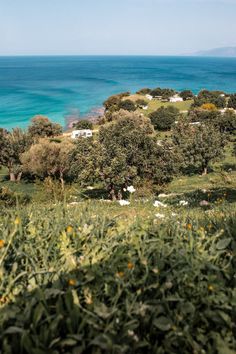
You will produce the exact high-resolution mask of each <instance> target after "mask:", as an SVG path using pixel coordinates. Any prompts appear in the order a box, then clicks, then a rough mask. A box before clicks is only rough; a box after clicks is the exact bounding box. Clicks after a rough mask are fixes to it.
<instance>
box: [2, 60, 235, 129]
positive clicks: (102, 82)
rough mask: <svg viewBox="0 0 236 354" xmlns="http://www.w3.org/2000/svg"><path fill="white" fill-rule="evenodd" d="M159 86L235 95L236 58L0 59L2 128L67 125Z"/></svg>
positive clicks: (195, 91)
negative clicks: (113, 98) (124, 95)
mask: <svg viewBox="0 0 236 354" xmlns="http://www.w3.org/2000/svg"><path fill="white" fill-rule="evenodd" d="M158 86H160V87H170V88H174V89H177V90H184V89H191V90H193V91H194V93H197V92H198V91H199V90H201V89H204V88H205V89H210V90H216V89H220V90H223V91H226V92H236V58H206V57H165V56H159V57H154V56H150V57H148V56H146V57H142V56H55V57H47V56H42V57H0V127H4V128H8V129H10V128H12V127H15V126H19V127H22V128H23V127H26V126H27V125H28V124H29V121H30V119H31V118H32V117H33V116H35V115H37V114H42V115H46V116H48V117H49V118H50V119H52V120H54V121H56V122H59V123H61V124H62V125H63V126H65V125H66V122H67V120H68V117H69V118H71V117H75V118H78V117H83V116H85V115H86V114H89V112H90V111H91V110H93V109H96V108H97V107H101V105H102V103H103V101H104V100H105V99H106V98H107V97H108V96H110V95H112V94H115V93H119V92H122V91H131V92H135V91H137V90H138V89H140V88H143V87H150V88H154V87H158Z"/></svg>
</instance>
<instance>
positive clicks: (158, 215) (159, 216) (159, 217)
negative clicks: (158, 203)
mask: <svg viewBox="0 0 236 354" xmlns="http://www.w3.org/2000/svg"><path fill="white" fill-rule="evenodd" d="M155 217H156V218H157V219H164V217H165V215H164V214H159V213H157V214H156V215H155Z"/></svg>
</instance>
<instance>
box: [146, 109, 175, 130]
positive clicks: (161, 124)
mask: <svg viewBox="0 0 236 354" xmlns="http://www.w3.org/2000/svg"><path fill="white" fill-rule="evenodd" d="M179 114H180V113H179V110H178V109H177V108H176V107H174V106H167V107H164V106H162V107H160V108H158V109H157V110H156V111H154V112H152V113H150V114H149V118H150V119H151V122H152V124H153V126H154V128H155V129H156V130H164V131H165V130H170V129H171V126H172V125H173V123H174V122H175V121H176V120H178V117H179Z"/></svg>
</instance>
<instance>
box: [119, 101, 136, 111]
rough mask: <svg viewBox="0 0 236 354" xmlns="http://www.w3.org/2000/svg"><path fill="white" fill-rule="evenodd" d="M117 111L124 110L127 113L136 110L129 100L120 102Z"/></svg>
mask: <svg viewBox="0 0 236 354" xmlns="http://www.w3.org/2000/svg"><path fill="white" fill-rule="evenodd" d="M119 109H124V110H126V111H129V112H134V111H135V110H136V105H135V103H134V102H133V101H131V100H124V101H120V103H119Z"/></svg>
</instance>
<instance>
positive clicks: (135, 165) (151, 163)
mask: <svg viewBox="0 0 236 354" xmlns="http://www.w3.org/2000/svg"><path fill="white" fill-rule="evenodd" d="M148 131H149V132H150V131H152V130H151V125H150V123H149V122H148V120H146V124H144V121H143V119H141V117H140V120H139V119H138V118H137V115H134V116H133V117H132V116H129V117H121V118H120V119H117V120H116V121H113V122H112V124H110V125H109V126H104V127H102V128H101V130H100V132H99V144H100V151H101V153H100V154H99V155H98V164H97V165H98V173H99V177H100V179H101V181H103V183H104V185H105V186H106V189H107V190H108V191H109V193H110V195H111V197H112V198H113V199H116V198H121V197H122V191H123V188H125V187H127V185H129V184H132V183H133V182H137V181H139V180H143V179H148V180H152V181H154V182H155V183H157V184H162V183H165V182H167V181H169V180H170V179H171V177H172V176H173V171H174V167H173V159H172V158H171V150H170V149H169V148H167V147H165V146H158V144H157V142H156V140H155V138H153V137H152V135H149V134H148V133H147V132H148ZM167 171H168V173H167Z"/></svg>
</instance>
